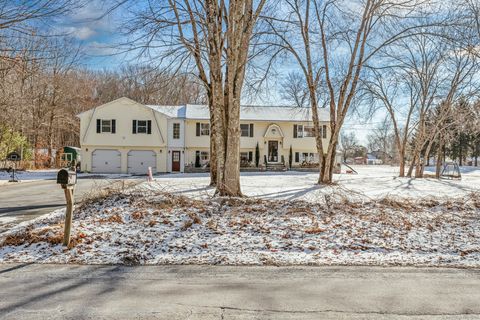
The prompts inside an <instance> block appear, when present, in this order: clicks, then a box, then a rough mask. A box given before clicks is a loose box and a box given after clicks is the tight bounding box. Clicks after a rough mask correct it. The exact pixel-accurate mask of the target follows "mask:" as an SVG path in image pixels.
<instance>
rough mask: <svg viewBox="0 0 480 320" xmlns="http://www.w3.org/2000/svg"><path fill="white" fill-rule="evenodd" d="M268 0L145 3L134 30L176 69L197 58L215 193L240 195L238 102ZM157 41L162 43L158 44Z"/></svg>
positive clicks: (195, 62) (147, 46) (195, 63)
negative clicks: (207, 119) (255, 33)
mask: <svg viewBox="0 0 480 320" xmlns="http://www.w3.org/2000/svg"><path fill="white" fill-rule="evenodd" d="M264 4H265V0H260V1H258V3H257V2H255V3H254V1H253V0H238V1H229V2H224V1H213V0H209V1H195V0H183V1H179V0H169V1H168V2H165V3H156V2H153V1H147V5H146V8H147V9H146V10H144V11H142V12H140V13H139V14H137V15H136V19H135V20H134V23H133V27H132V29H130V31H133V32H134V33H136V34H141V36H140V37H139V38H137V40H138V41H137V43H136V45H137V44H138V43H142V46H143V48H145V51H148V50H149V51H150V52H152V51H155V49H156V50H157V52H155V53H154V55H155V57H156V59H158V60H159V61H165V60H169V62H170V64H171V65H172V66H174V68H176V69H177V70H181V69H182V68H184V69H185V66H187V67H188V63H189V62H191V61H193V64H194V67H195V68H194V69H195V74H196V75H197V76H198V77H199V79H200V80H201V81H202V83H203V84H204V86H205V89H206V91H207V97H208V102H209V103H208V104H209V109H210V124H211V130H210V134H211V140H210V148H211V152H210V157H211V158H210V164H211V179H212V181H211V182H212V184H215V185H216V190H217V194H219V195H227V196H241V195H242V193H241V189H240V157H239V153H240V100H241V96H242V88H243V84H244V81H245V71H246V67H247V62H248V59H249V52H250V50H249V47H250V41H251V39H252V35H253V31H254V27H255V25H256V22H257V20H258V18H259V15H260V13H261V11H262V9H263V7H264ZM157 44H158V45H157ZM162 49H163V50H162Z"/></svg>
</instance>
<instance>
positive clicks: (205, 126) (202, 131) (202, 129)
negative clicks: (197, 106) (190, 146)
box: [200, 122, 210, 136]
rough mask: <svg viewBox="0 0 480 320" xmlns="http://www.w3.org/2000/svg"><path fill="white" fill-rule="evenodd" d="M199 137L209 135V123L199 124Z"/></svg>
mask: <svg viewBox="0 0 480 320" xmlns="http://www.w3.org/2000/svg"><path fill="white" fill-rule="evenodd" d="M205 131H206V132H205ZM200 135H201V136H209V135H210V123H202V122H201V123H200Z"/></svg>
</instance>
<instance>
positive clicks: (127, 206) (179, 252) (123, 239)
mask: <svg viewBox="0 0 480 320" xmlns="http://www.w3.org/2000/svg"><path fill="white" fill-rule="evenodd" d="M355 168H356V169H357V171H358V172H359V174H358V175H347V174H340V175H335V179H334V180H335V182H336V183H335V184H334V185H332V186H326V187H320V186H317V185H315V182H316V179H317V174H315V173H302V172H282V173H244V174H242V178H241V183H242V189H243V192H244V193H245V194H246V195H247V196H250V197H248V198H245V199H225V198H215V197H212V194H213V191H214V190H213V189H212V188H209V187H207V184H208V182H209V178H208V176H207V175H204V174H176V175H173V174H169V175H164V176H158V177H156V179H155V182H153V183H143V184H141V185H137V186H135V187H132V188H130V189H127V190H125V189H116V190H115V188H111V189H110V191H108V192H105V193H103V194H98V196H97V198H96V199H89V200H88V201H87V202H86V203H85V204H84V205H82V206H81V207H79V208H77V209H76V210H75V216H74V225H73V235H72V238H73V241H72V244H73V247H72V248H71V249H66V248H62V246H61V241H62V234H63V215H64V213H63V210H57V211H55V212H53V213H52V214H50V215H47V216H44V217H40V218H38V219H36V220H34V221H31V222H25V223H23V224H21V225H19V226H17V227H16V228H15V229H13V230H11V231H10V232H8V233H7V234H2V235H1V236H0V263H1V262H40V263H89V264H104V263H106V264H110V263H111V264H230V265H242V264H246V265H253V264H255V265H257V264H260V265H261V264H273V265H338V264H341V265H417V266H419V265H423V266H456V267H480V238H479V237H478V235H479V234H480V193H479V192H478V191H479V190H480V170H479V169H477V168H463V179H462V180H435V179H409V178H398V177H396V168H393V167H388V166H357V167H355ZM120 182H121V181H120ZM122 188H123V187H122ZM167 192H168V193H167ZM93 196H95V194H93Z"/></svg>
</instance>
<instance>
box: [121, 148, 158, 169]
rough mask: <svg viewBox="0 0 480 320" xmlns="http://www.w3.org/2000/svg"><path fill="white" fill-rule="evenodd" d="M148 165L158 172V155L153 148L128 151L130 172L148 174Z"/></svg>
mask: <svg viewBox="0 0 480 320" xmlns="http://www.w3.org/2000/svg"><path fill="white" fill-rule="evenodd" d="M148 167H152V172H153V173H155V172H157V155H156V154H155V152H154V151H151V150H145V151H140V150H132V151H130V152H129V153H128V173H132V174H147V171H148Z"/></svg>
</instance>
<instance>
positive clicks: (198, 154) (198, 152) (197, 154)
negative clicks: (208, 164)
mask: <svg viewBox="0 0 480 320" xmlns="http://www.w3.org/2000/svg"><path fill="white" fill-rule="evenodd" d="M199 167H200V151H198V150H197V151H195V168H199Z"/></svg>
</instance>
